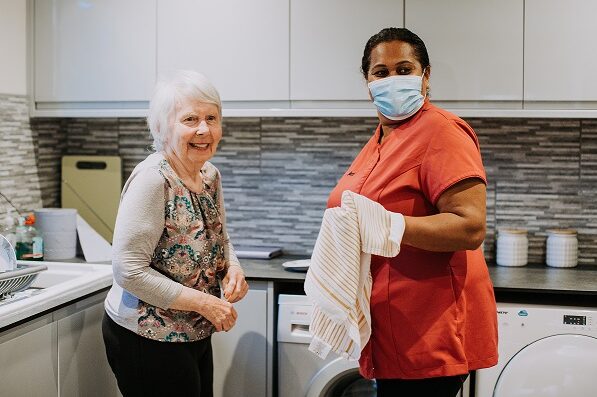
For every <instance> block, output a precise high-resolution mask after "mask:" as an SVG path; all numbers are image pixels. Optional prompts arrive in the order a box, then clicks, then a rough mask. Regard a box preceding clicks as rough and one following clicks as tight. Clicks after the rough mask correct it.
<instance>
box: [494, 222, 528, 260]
mask: <svg viewBox="0 0 597 397" xmlns="http://www.w3.org/2000/svg"><path fill="white" fill-rule="evenodd" d="M528 259H529V240H528V238H527V231H526V230H525V229H500V230H499V231H498V238H497V251H496V260H495V261H496V263H497V264H498V265H500V266H525V265H526V264H527V263H528Z"/></svg>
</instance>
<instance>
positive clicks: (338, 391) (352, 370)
mask: <svg viewBox="0 0 597 397" xmlns="http://www.w3.org/2000/svg"><path fill="white" fill-rule="evenodd" d="M376 395H377V392H376V389H375V381H372V380H367V379H365V378H363V377H362V376H361V375H360V374H359V367H358V363H357V362H353V361H348V360H345V359H343V358H337V359H335V360H334V361H331V362H330V363H329V364H327V365H326V366H325V367H323V368H321V369H320V370H319V372H318V373H317V374H315V376H314V377H313V378H312V380H311V384H310V385H309V389H308V391H307V397H375V396H376Z"/></svg>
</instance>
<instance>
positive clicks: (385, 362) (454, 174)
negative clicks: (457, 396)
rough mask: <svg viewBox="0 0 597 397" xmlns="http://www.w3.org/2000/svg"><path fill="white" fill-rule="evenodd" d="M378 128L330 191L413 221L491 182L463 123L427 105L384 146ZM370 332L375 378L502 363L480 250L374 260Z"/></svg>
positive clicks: (335, 199) (366, 355)
mask: <svg viewBox="0 0 597 397" xmlns="http://www.w3.org/2000/svg"><path fill="white" fill-rule="evenodd" d="M380 133H381V127H378V128H377V130H376V131H375V134H374V135H373V137H371V139H370V140H369V142H367V144H366V145H365V147H364V148H363V149H362V150H361V152H360V153H359V154H358V156H357V157H356V159H355V160H354V162H353V163H352V165H351V166H350V168H349V169H348V171H346V173H345V174H344V175H343V176H342V178H341V179H340V181H339V182H338V184H337V186H336V187H335V188H334V190H333V191H332V193H331V194H330V197H329V200H328V207H337V206H339V205H340V199H341V195H342V192H343V191H344V190H351V191H353V192H356V193H359V194H361V195H364V196H366V197H368V198H370V199H372V200H374V201H377V202H378V203H380V204H382V205H383V206H384V207H385V208H386V209H387V210H389V211H393V212H399V213H401V214H403V215H407V216H427V215H433V214H437V213H438V212H439V211H438V209H437V207H436V203H437V201H438V199H439V197H440V196H441V194H442V193H443V192H444V191H445V190H446V189H448V188H449V187H451V186H452V185H454V184H455V183H457V182H459V181H462V180H464V179H467V178H478V179H481V180H483V181H484V182H485V183H487V181H486V177H485V170H484V169H483V163H482V161H481V153H480V151H479V142H478V140H477V136H476V135H475V132H474V131H473V130H472V128H471V127H470V126H469V125H468V124H466V122H464V121H463V120H461V119H460V118H458V117H457V116H455V115H453V114H451V113H449V112H446V111H444V110H442V109H439V108H437V107H435V106H434V105H432V104H431V103H429V102H428V101H426V102H425V103H424V105H423V107H422V108H421V110H420V111H419V112H418V113H416V114H415V115H414V116H412V117H411V118H410V119H408V120H407V121H405V122H404V123H403V124H401V125H400V126H399V127H397V128H396V129H394V130H393V131H392V133H391V134H390V135H389V136H387V137H386V138H385V140H384V142H383V144H381V145H380V144H379V143H378V142H379V137H380ZM371 275H372V277H373V289H372V292H371V316H372V335H371V339H370V340H369V342H368V343H367V345H366V346H365V347H364V349H363V351H362V353H361V359H360V371H361V374H362V375H363V376H364V377H366V378H369V379H372V378H379V379H421V378H429V377H438V376H452V375H460V374H465V373H467V372H469V371H471V370H474V369H478V368H485V367H490V366H493V365H495V364H496V363H497V359H498V355H497V314H496V304H495V297H494V294H493V285H492V283H491V280H490V278H489V273H488V270H487V265H486V263H485V258H484V256H483V253H482V251H481V249H480V248H478V249H476V250H474V251H456V252H431V251H425V250H422V249H418V248H414V247H411V246H408V245H402V247H401V250H400V253H399V254H398V256H396V257H394V258H383V257H379V256H373V257H372V260H371Z"/></svg>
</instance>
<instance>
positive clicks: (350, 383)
mask: <svg viewBox="0 0 597 397" xmlns="http://www.w3.org/2000/svg"><path fill="white" fill-rule="evenodd" d="M312 311H313V307H312V305H311V303H310V302H309V299H308V298H307V297H306V296H304V295H284V294H281V295H279V296H278V336H277V340H278V396H279V397H339V396H341V397H375V396H377V391H376V388H375V381H370V380H367V379H365V378H363V377H362V376H361V375H360V374H359V369H358V362H356V361H348V360H346V359H344V358H341V357H339V356H337V355H336V354H334V353H330V354H329V355H328V357H327V358H326V359H325V360H322V359H320V358H319V357H317V356H316V355H315V354H313V353H311V352H310V351H309V343H311V334H310V333H309V324H310V321H311V313H312ZM468 387H469V383H468V380H467V382H465V384H464V387H463V391H462V392H461V393H462V394H461V396H468V392H469V388H468ZM407 397H415V396H407Z"/></svg>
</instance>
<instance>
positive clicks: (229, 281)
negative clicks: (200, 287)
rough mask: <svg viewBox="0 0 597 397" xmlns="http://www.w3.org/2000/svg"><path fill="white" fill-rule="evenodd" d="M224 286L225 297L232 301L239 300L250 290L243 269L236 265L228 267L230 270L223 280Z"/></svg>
mask: <svg viewBox="0 0 597 397" xmlns="http://www.w3.org/2000/svg"><path fill="white" fill-rule="evenodd" d="M222 286H223V287H224V298H225V299H226V300H227V301H228V302H230V303H234V302H238V301H239V300H241V299H242V298H244V297H245V295H246V294H247V292H248V291H249V285H248V284H247V282H246V281H245V273H244V272H243V269H242V268H241V267H240V266H235V265H232V266H230V267H228V272H227V273H226V276H225V277H224V279H223V280H222Z"/></svg>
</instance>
